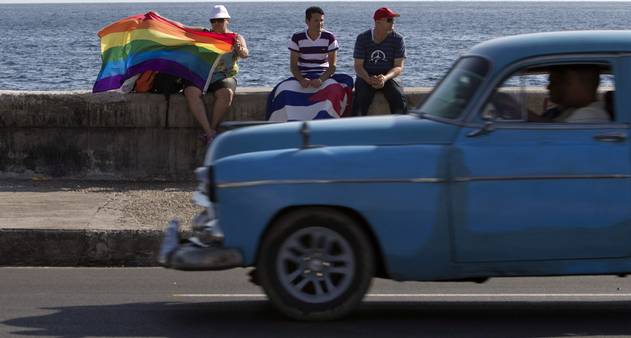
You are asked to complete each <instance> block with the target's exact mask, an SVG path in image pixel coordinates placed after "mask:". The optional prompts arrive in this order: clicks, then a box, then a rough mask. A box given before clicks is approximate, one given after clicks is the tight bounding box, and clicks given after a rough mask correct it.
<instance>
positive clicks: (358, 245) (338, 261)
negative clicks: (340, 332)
mask: <svg viewBox="0 0 631 338" xmlns="http://www.w3.org/2000/svg"><path fill="white" fill-rule="evenodd" d="M257 272H258V274H259V277H260V282H261V286H262V287H263V289H264V290H265V293H266V294H267V296H268V297H269V298H270V300H271V301H272V303H273V304H274V305H275V306H276V307H277V308H278V309H279V310H280V311H281V312H282V313H283V314H285V315H287V316H289V317H291V318H294V319H300V320H328V319H335V318H339V317H342V316H344V315H346V314H348V313H349V312H351V311H352V310H354V309H355V308H356V307H357V306H358V305H359V303H360V302H361V300H362V298H363V297H364V295H365V293H366V291H367V290H368V288H369V287H370V282H371V280H372V277H373V276H374V274H375V258H374V250H373V247H372V244H371V242H370V240H369V238H368V236H367V235H366V234H365V233H364V231H363V230H362V229H361V227H360V226H359V225H358V224H357V222H355V221H354V220H353V219H352V218H351V217H349V216H347V215H345V214H343V213H341V212H338V211H335V210H331V209H326V208H309V209H302V210H299V211H296V212H292V213H290V214H288V215H285V216H283V217H281V218H280V219H279V220H278V221H277V222H276V223H275V224H273V225H272V228H271V229H270V230H269V232H268V233H267V234H266V236H265V237H264V239H263V242H262V244H261V250H260V254H259V259H258V263H257Z"/></svg>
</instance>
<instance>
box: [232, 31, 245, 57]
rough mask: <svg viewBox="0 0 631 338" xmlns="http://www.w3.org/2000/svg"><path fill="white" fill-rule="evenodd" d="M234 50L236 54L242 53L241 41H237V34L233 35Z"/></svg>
mask: <svg viewBox="0 0 631 338" xmlns="http://www.w3.org/2000/svg"><path fill="white" fill-rule="evenodd" d="M233 47H234V51H235V52H236V53H237V55H241V54H243V46H241V42H240V41H239V34H236V35H235V36H234V44H233Z"/></svg>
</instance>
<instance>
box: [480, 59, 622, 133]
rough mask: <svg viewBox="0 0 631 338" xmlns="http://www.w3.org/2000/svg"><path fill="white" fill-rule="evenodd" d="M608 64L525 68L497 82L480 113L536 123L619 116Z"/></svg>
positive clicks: (603, 119) (497, 118)
mask: <svg viewBox="0 0 631 338" xmlns="http://www.w3.org/2000/svg"><path fill="white" fill-rule="evenodd" d="M614 92H615V80H614V76H613V74H612V72H611V68H610V67H609V66H608V65H603V64H558V65H546V66H538V67H529V68H525V69H522V70H520V71H518V72H516V73H514V74H513V75H511V76H509V77H508V78H507V79H506V80H505V81H503V82H502V83H501V84H500V85H499V86H497V87H496V88H495V89H494V90H493V92H492V94H491V96H490V97H489V98H488V100H487V101H486V104H485V105H484V106H483V109H482V110H481V112H480V116H481V117H482V118H483V119H485V120H494V121H503V122H532V123H607V122H610V121H612V120H614V118H615V112H614V109H613V95H614Z"/></svg>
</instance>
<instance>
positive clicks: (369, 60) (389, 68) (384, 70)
mask: <svg viewBox="0 0 631 338" xmlns="http://www.w3.org/2000/svg"><path fill="white" fill-rule="evenodd" d="M397 17H399V14H397V13H395V12H394V11H393V10H391V9H390V8H388V7H381V8H379V9H377V10H376V11H375V14H374V15H373V19H374V20H375V28H374V29H369V30H367V31H365V32H363V33H361V34H359V36H357V40H356V42H355V50H354V52H353V58H354V59H355V65H354V66H355V73H356V74H357V78H356V79H355V98H354V100H353V109H352V111H353V115H354V116H357V115H362V116H363V115H366V114H368V108H369V107H370V104H371V103H372V99H373V98H374V96H375V92H376V91H378V90H380V91H382V92H383V95H384V96H385V98H386V101H388V105H389V106H390V113H392V114H405V113H406V112H407V100H406V97H405V94H404V93H403V87H401V85H400V84H399V83H398V82H397V80H396V79H395V78H396V77H397V76H399V75H400V74H401V72H403V63H404V61H405V42H404V40H403V36H402V35H401V34H399V33H397V32H395V31H394V20H395V18H397Z"/></svg>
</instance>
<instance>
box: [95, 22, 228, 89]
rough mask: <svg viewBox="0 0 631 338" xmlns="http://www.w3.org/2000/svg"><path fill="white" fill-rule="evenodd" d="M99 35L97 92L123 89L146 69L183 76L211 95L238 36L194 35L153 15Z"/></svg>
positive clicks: (209, 33)
mask: <svg viewBox="0 0 631 338" xmlns="http://www.w3.org/2000/svg"><path fill="white" fill-rule="evenodd" d="M98 36H99V38H100V39H101V57H102V60H103V63H102V65H101V71H100V72H99V75H98V77H97V79H96V82H95V83H94V87H93V88H92V92H94V93H96V92H103V91H107V90H112V89H119V88H120V87H121V86H122V85H123V83H124V82H125V81H126V80H127V79H129V78H131V77H133V76H134V75H136V74H141V73H143V72H144V71H147V70H152V71H158V72H163V73H168V74H171V75H174V76H177V77H181V78H183V79H186V80H188V81H190V82H191V83H193V84H194V85H195V86H196V87H198V88H199V89H201V90H202V91H204V92H206V89H207V88H208V80H209V79H210V75H211V74H212V72H213V71H214V68H215V66H216V64H217V61H218V60H219V56H221V55H222V54H225V53H229V52H231V51H232V48H233V44H234V39H235V36H236V34H234V33H226V34H219V33H212V32H203V31H199V30H194V29H190V28H186V27H184V26H183V25H182V24H180V23H178V22H175V21H171V20H168V19H166V18H164V17H161V16H160V15H158V14H157V13H155V12H148V13H146V14H139V15H134V16H130V17H128V18H125V19H122V20H119V21H117V22H114V23H113V24H111V25H109V26H106V27H105V28H103V29H101V30H100V31H99V33H98Z"/></svg>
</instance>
